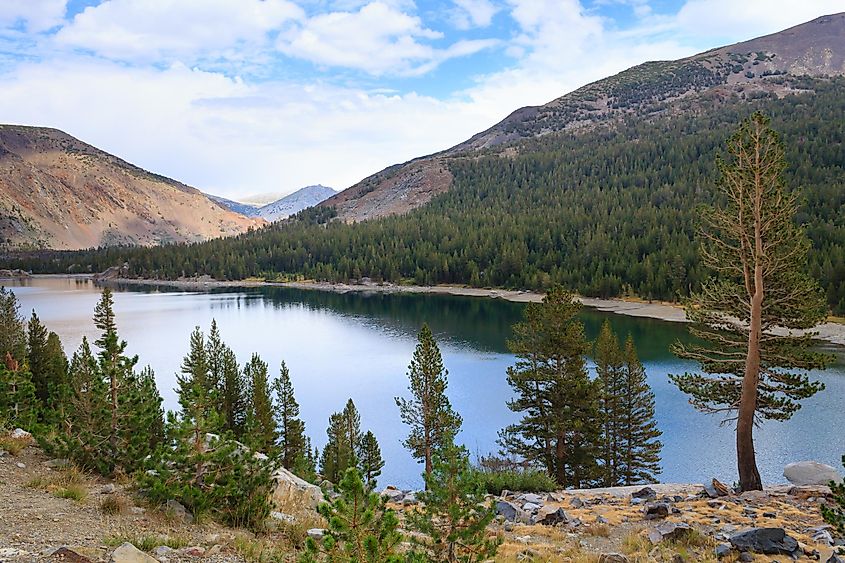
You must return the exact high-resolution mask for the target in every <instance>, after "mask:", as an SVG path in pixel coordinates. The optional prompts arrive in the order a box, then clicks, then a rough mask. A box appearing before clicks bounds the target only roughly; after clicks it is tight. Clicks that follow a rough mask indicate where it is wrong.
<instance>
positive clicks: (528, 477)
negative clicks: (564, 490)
mask: <svg viewBox="0 0 845 563" xmlns="http://www.w3.org/2000/svg"><path fill="white" fill-rule="evenodd" d="M472 471H473V472H475V473H476V474H477V479H478V481H479V482H481V484H482V486H483V487H484V489H485V490H486V491H487V492H488V493H489V494H491V495H500V494H502V491H504V490H507V491H520V492H525V493H547V492H549V491H554V490H556V489H557V488H558V486H557V483H555V480H554V479H552V478H551V477H550V476H549V474H548V473H546V472H545V471H542V470H539V469H501V470H487V469H473V470H472Z"/></svg>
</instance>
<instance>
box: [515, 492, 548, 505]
mask: <svg viewBox="0 0 845 563" xmlns="http://www.w3.org/2000/svg"><path fill="white" fill-rule="evenodd" d="M516 500H521V501H522V502H530V503H531V504H539V505H542V504H543V497H541V496H540V495H535V494H534V493H525V494H522V495H519V496H518V497H517V498H516Z"/></svg>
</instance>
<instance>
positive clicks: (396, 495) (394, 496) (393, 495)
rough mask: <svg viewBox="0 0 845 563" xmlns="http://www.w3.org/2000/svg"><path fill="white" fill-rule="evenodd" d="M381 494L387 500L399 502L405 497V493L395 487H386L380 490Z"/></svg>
mask: <svg viewBox="0 0 845 563" xmlns="http://www.w3.org/2000/svg"><path fill="white" fill-rule="evenodd" d="M381 496H382V497H384V498H386V499H387V501H388V502H395V503H399V502H402V499H404V498H405V493H403V492H402V491H400V490H399V489H397V488H396V487H386V488H385V489H384V490H383V491H382V492H381Z"/></svg>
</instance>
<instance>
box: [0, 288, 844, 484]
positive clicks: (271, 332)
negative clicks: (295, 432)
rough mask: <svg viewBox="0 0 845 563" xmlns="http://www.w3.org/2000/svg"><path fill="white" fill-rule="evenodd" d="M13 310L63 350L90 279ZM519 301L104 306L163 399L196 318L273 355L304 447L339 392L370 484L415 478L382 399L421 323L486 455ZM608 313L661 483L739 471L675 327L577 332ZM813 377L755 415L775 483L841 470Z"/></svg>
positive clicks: (402, 372)
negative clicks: (641, 406)
mask: <svg viewBox="0 0 845 563" xmlns="http://www.w3.org/2000/svg"><path fill="white" fill-rule="evenodd" d="M7 283H8V285H9V286H10V287H12V288H13V290H14V292H15V293H16V294H17V296H18V299H19V301H20V303H21V312H22V313H23V314H24V316H29V313H30V311H31V310H33V309H35V310H36V311H37V312H38V315H39V317H40V318H41V319H42V321H43V322H44V324H45V325H47V327H48V328H49V329H50V330H52V331H55V332H56V333H58V334H59V336H60V337H61V339H62V342H63V343H64V346H65V350H66V351H67V353H68V355H70V354H71V353H72V352H73V350H75V349H76V347H77V346H79V343H80V342H81V340H82V337H83V336H88V338H89V340H91V341H93V340H94V339H95V338H96V337H97V330H96V328H95V327H94V324H93V321H92V320H91V317H92V314H93V310H94V305H95V304H96V302H97V301H98V299H99V289H98V288H97V287H96V286H95V285H94V284H93V283H92V282H91V281H90V280H87V279H68V278H36V279H32V280H25V281H21V282H7ZM523 307H524V305H521V304H517V303H510V302H507V301H502V300H498V299H486V298H473V297H456V296H448V295H409V294H382V293H369V294H365V293H346V294H337V293H330V292H320V291H306V290H296V289H288V288H255V289H252V288H250V289H226V290H216V291H211V292H186V291H179V290H160V289H150V288H138V287H120V288H117V290H116V292H115V311H116V314H117V325H118V330H119V333H120V336H121V337H122V338H123V339H124V340H126V341H127V342H128V347H127V351H128V352H129V353H130V354H138V355H139V356H140V361H139V367H140V366H143V365H147V364H148V365H150V366H152V368H153V369H154V370H155V373H156V380H157V382H158V386H159V389H160V391H161V394H162V396H163V397H164V404H165V407H166V408H169V409H175V408H176V407H177V401H176V394H175V391H174V389H173V387H174V386H175V384H176V377H175V374H176V372H177V371H178V369H179V365H180V363H181V360H182V357H183V356H184V355H185V353H186V352H187V350H188V337H189V334H190V332H191V330H192V329H193V328H194V327H195V326H200V327H201V328H202V329H203V331H205V332H207V331H208V328H209V325H210V324H211V320H212V319H217V323H218V325H219V327H220V332H221V334H222V336H223V339H224V340H225V341H226V342H227V344H229V345H230V346H231V347H232V349H233V350H234V351H235V353H236V354H237V355H238V359H239V361H240V362H241V364H243V363H245V362H246V361H247V360H248V359H249V356H250V355H251V354H252V353H253V352H257V353H259V354H260V355H261V357H262V358H263V359H264V360H265V361H267V362H268V363H269V364H270V366H271V370H272V371H271V374H278V367H279V363H280V362H281V361H282V360H284V361H285V362H286V363H287V365H288V367H289V368H290V372H291V379H292V381H293V385H294V388H295V392H296V397H297V400H298V401H299V404H300V406H301V415H302V418H303V419H304V420H305V424H306V430H307V432H308V434H309V435H310V436H311V439H312V440H313V442H314V445H316V446H319V447H322V446H323V444H324V443H325V441H326V434H325V428H326V425H327V422H328V418H329V415H330V414H331V413H332V412H335V411H339V410H341V409H342V408H343V405H344V403H345V402H346V400H347V399H348V398H350V397H351V398H352V399H353V400H354V401H355V404H356V405H357V407H358V409H359V411H360V412H361V423H362V429H363V430H364V431H366V430H368V429H370V430H372V431H373V433H374V434H375V435H376V437H377V438H378V440H379V443H380V445H381V449H382V455H383V456H384V458H385V460H386V466H385V468H384V471H383V474H382V476H381V478H380V479H379V483H380V486H384V485H387V484H393V485H397V486H399V487H419V486H420V484H421V478H420V472H421V470H422V469H421V466H420V465H418V464H417V463H415V462H414V460H413V459H412V458H411V457H410V455H409V454H408V452H407V451H406V450H405V449H404V448H403V447H402V445H401V443H400V442H401V440H402V439H403V438H404V436H405V434H406V432H407V428H406V427H405V426H404V425H403V424H402V423H401V421H400V419H399V413H398V410H397V408H396V406H395V403H394V397H396V396H398V395H407V394H408V391H407V385H408V382H407V376H406V373H407V366H408V363H409V362H410V360H411V356H412V354H413V351H414V347H415V345H416V334H417V331H418V330H419V328H420V326H421V325H422V324H423V323H424V322H427V323H428V324H429V326H430V327H431V329H432V331H433V332H434V334H435V337H436V338H437V341H438V343H439V344H440V348H441V350H442V352H443V358H444V362H445V364H446V367H447V368H448V370H449V389H448V394H449V397H450V399H451V401H452V405H453V406H454V408H455V409H456V410H457V411H458V412H459V413H460V414H461V415H462V416H463V419H464V424H463V429H462V432H461V433H460V435H459V436H458V441H459V442H462V443H463V444H465V445H466V446H467V448H468V449H469V450H470V451H471V452H472V453H473V455H485V454H488V453H491V452H495V451H496V449H497V446H496V443H495V442H496V433H497V432H498V430H499V429H501V428H502V427H504V426H505V425H507V424H509V423H511V422H513V421H515V420H516V418H517V417H516V415H515V414H514V413H512V412H510V411H509V410H508V408H507V407H506V405H505V401H506V400H508V399H509V398H510V397H511V395H512V394H511V390H510V387H509V386H508V384H507V381H506V377H505V370H506V368H507V367H508V366H509V365H512V363H513V361H514V358H513V356H512V355H511V354H509V353H508V351H507V348H506V344H505V343H506V341H507V339H508V338H509V337H510V335H511V326H512V325H513V324H514V323H515V322H517V321H518V320H519V319H520V317H521V314H522V310H523ZM605 319H609V320H610V322H611V323H612V324H613V327H614V329H615V330H616V332H617V334H619V335H620V337H621V338H624V337H625V335H627V334H628V333H631V334H632V335H633V338H634V341H635V342H636V344H637V348H638V350H639V353H640V357H641V359H642V361H643V363H644V365H645V368H646V370H647V373H648V378H649V382H650V384H651V386H652V389H653V390H654V393H655V395H656V401H657V412H656V416H657V421H658V425H659V427H660V429H661V430H662V431H663V437H662V441H663V443H664V448H663V474H662V475H661V480H662V481H664V482H702V481H709V480H710V479H711V478H712V477H718V478H719V479H720V480H722V481H723V482H726V483H732V482H734V481H736V480H737V477H736V469H735V453H734V439H733V437H734V434H733V431H732V429H731V428H730V427H727V426H726V427H720V426H719V420H720V419H719V418H717V417H715V416H711V415H704V414H701V413H698V412H696V411H694V410H693V409H692V407H691V406H690V405H689V404H688V403H687V398H686V396H684V395H683V394H682V393H681V392H679V391H678V390H677V389H676V388H675V387H674V385H672V383H671V382H670V381H669V380H668V378H667V374H669V373H682V372H684V371H687V370H690V369H692V368H693V366H692V365H691V364H690V363H688V362H683V361H680V360H678V359H677V358H675V357H673V356H672V355H671V354H670V353H669V345H670V343H671V342H673V341H674V340H675V339H678V338H680V339H686V338H688V336H687V330H686V326H685V325H683V324H680V323H668V322H662V321H657V320H653V319H642V318H634V317H626V316H622V315H614V314H610V313H601V312H598V311H595V310H590V309H585V310H584V313H583V320H584V323H585V326H586V330H587V335H588V337H590V338H595V337H596V335H597V334H598V331H599V327H600V326H601V323H602V322H603V321H604V320H605ZM841 352H842V350H841V349H839V350H838V354H839V359H838V363H837V365H836V366H834V367H833V368H831V369H828V370H827V371H825V372H821V373H818V374H813V377H814V378H817V379H820V380H822V381H823V382H824V383H825V384H826V386H827V389H826V390H825V391H823V392H822V393H819V394H818V395H816V396H815V397H813V398H811V399H809V400H807V401H805V402H804V408H803V409H802V410H801V411H799V412H798V413H797V414H796V416H795V417H794V418H793V419H792V420H790V421H788V422H786V423H774V422H769V423H764V424H763V425H762V426H761V427H760V428H758V429H757V431H756V448H757V456H758V464H759V466H760V472H761V474H762V477H763V480H764V482H767V483H779V482H782V481H783V477H782V475H781V473H782V471H783V466H784V465H785V464H786V463H789V462H792V461H799V460H805V459H812V460H816V461H820V462H824V463H828V464H831V465H834V466H836V467H840V468H841V462H840V458H841V456H842V454H843V453H845V431H843V429H845V364H843V361H842V358H843V355H842V353H841Z"/></svg>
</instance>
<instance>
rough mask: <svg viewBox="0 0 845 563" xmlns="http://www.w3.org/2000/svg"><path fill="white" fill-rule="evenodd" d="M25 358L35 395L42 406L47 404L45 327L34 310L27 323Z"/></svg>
mask: <svg viewBox="0 0 845 563" xmlns="http://www.w3.org/2000/svg"><path fill="white" fill-rule="evenodd" d="M26 332H27V358H28V361H29V371H30V373H32V384H33V385H35V396H36V398H37V399H38V401H39V402H40V403H41V405H42V406H46V405H47V378H48V374H47V362H48V360H47V355H46V353H45V350H46V348H47V327H45V326H44V325H43V324H42V323H41V320H40V319H39V318H38V315H37V314H36V313H35V311H32V316H31V317H30V319H29V323H28V324H27V331H26Z"/></svg>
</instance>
